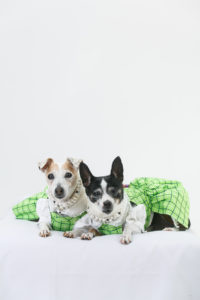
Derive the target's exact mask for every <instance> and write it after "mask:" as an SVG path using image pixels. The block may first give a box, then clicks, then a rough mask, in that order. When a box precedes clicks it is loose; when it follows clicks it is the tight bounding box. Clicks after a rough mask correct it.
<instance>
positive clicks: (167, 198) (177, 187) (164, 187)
mask: <svg viewBox="0 0 200 300" xmlns="http://www.w3.org/2000/svg"><path fill="white" fill-rule="evenodd" d="M125 191H126V193H127V195H128V197H129V199H130V201H132V202H134V203H135V204H137V205H138V204H144V205H145V208H146V213H147V218H146V223H145V228H147V227H148V226H149V222H150V217H151V212H155V213H160V214H166V215H169V216H171V217H172V218H174V219H175V220H176V221H177V222H179V223H180V224H182V225H183V226H185V227H186V228H188V221H189V208H190V204H189V198H188V193H187V192H186V190H185V189H184V187H183V186H182V184H181V183H180V182H179V181H173V180H166V179H160V178H145V177H142V178H136V179H135V180H134V181H133V182H131V183H130V185H129V187H128V188H126V189H125Z"/></svg>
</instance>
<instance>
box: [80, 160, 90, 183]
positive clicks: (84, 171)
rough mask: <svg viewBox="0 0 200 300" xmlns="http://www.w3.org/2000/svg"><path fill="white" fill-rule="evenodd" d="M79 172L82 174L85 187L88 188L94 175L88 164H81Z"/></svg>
mask: <svg viewBox="0 0 200 300" xmlns="http://www.w3.org/2000/svg"><path fill="white" fill-rule="evenodd" d="M79 172H80V176H81V179H82V182H83V185H84V186H85V187H88V186H89V185H90V183H91V179H92V177H93V175H92V173H91V172H90V170H89V168H88V166H87V165H86V164H84V162H81V163H80V165H79Z"/></svg>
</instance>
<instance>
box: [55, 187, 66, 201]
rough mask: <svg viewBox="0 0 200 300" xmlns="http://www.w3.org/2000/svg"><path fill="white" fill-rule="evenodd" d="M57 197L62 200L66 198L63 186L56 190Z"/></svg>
mask: <svg viewBox="0 0 200 300" xmlns="http://www.w3.org/2000/svg"><path fill="white" fill-rule="evenodd" d="M55 197H56V198H58V199H62V198H64V197H65V191H64V189H63V188H62V186H61V185H58V186H57V187H56V189H55Z"/></svg>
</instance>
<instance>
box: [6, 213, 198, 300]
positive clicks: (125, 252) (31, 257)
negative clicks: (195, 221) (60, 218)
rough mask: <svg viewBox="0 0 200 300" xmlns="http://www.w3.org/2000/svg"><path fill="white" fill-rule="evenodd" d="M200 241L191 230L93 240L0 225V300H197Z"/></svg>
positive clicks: (9, 222) (16, 223)
mask: <svg viewBox="0 0 200 300" xmlns="http://www.w3.org/2000/svg"><path fill="white" fill-rule="evenodd" d="M199 282H200V240H199V239H198V238H197V237H196V236H195V235H193V234H192V233H190V232H154V233H147V234H140V235H137V236H136V237H135V239H134V242H133V243H132V244H130V245H128V246H124V245H121V244H120V243H119V235H115V236H104V237H98V238H95V239H93V240H92V241H81V240H79V239H66V238H64V237H62V233H61V232H53V233H52V236H51V237H49V238H40V237H39V236H38V230H37V226H36V223H34V222H30V221H21V220H14V218H13V216H12V217H11V216H10V217H7V218H6V219H5V220H3V221H1V222H0V299H1V300H13V299H15V300H27V299H28V300H35V299H39V300H40V299H41V300H63V299H69V300H80V299H82V300H94V299H96V300H102V299H105V300H110V299H115V300H122V299H126V300H132V299H134V300H146V299H149V300H161V299H162V300H169V299H170V300H191V299H192V300H199V299H200V288H199Z"/></svg>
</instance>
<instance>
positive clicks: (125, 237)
mask: <svg viewBox="0 0 200 300" xmlns="http://www.w3.org/2000/svg"><path fill="white" fill-rule="evenodd" d="M131 242H132V236H131V235H129V234H123V235H122V236H121V238H120V243H121V244H123V245H128V244H130V243H131Z"/></svg>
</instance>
